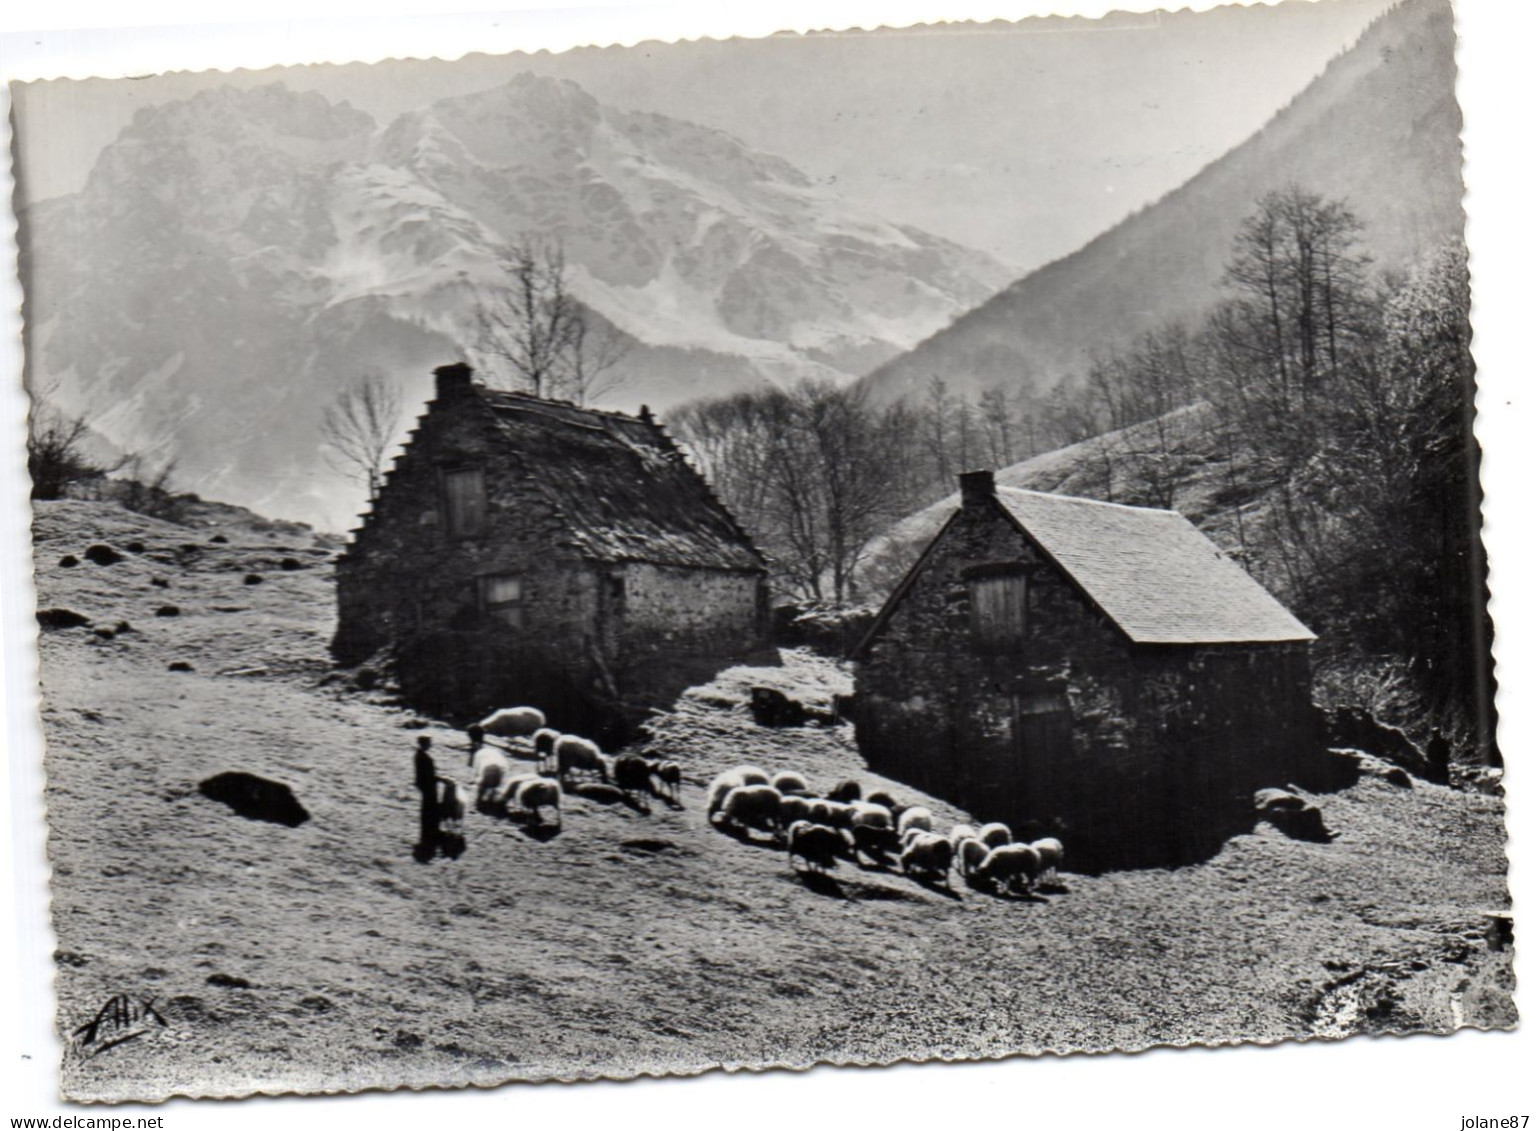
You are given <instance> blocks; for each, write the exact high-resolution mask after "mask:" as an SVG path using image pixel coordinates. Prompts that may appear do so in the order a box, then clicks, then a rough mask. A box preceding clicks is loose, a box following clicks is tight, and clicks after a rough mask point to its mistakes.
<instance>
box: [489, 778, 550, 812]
mask: <svg viewBox="0 0 1540 1131" xmlns="http://www.w3.org/2000/svg"><path fill="white" fill-rule="evenodd" d="M539 780H540V775H539V774H514V773H510V774H509V775H508V776H507V777H505V778H504V779H503V781H502V784H501V785H499V786H498V787H497V793H496V794H495V795H494V796H493V798H492V804H491V805H490V806H488V808H491V809H495V810H506V809H507V808H508V803H509V802H510V801H512V800H513V795H514V794H515V793H517V792H518V789H519V786H521V785H523V784H524V783H525V782H527V781H539Z"/></svg>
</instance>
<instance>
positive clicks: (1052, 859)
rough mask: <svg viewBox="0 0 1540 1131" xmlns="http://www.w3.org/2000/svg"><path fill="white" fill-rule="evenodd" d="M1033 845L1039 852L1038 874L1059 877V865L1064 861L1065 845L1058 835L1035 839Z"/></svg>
mask: <svg viewBox="0 0 1540 1131" xmlns="http://www.w3.org/2000/svg"><path fill="white" fill-rule="evenodd" d="M1031 847H1032V851H1034V852H1036V853H1037V859H1038V864H1039V869H1038V874H1039V875H1042V876H1048V877H1051V878H1053V879H1058V877H1059V865H1060V864H1063V863H1064V845H1063V844H1061V843H1060V842H1059V840H1058V838H1057V837H1051V836H1045V837H1043V838H1042V839H1041V840H1034V841H1033V842H1032V846H1031Z"/></svg>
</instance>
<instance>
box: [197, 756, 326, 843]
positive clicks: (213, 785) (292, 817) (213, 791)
mask: <svg viewBox="0 0 1540 1131" xmlns="http://www.w3.org/2000/svg"><path fill="white" fill-rule="evenodd" d="M198 792H199V793H201V794H203V796H205V797H207V798H209V799H210V800H213V801H219V802H222V803H224V804H225V805H228V806H229V807H230V808H231V809H233V810H234V811H235V812H236V813H238V814H239V815H240V816H242V817H245V818H246V819H247V820H249V821H267V822H269V823H271V824H275V825H284V826H286V827H287V828H291V829H293V828H298V827H299V826H300V825H303V824H304V823H305V822H306V821H308V820H310V814H309V813H308V812H307V811H306V810H305V807H304V806H303V805H301V804H300V803H299V800H298V799H297V798H296V797H295V796H294V791H293V790H291V789H290V788H289V787H288V786H286V785H284V784H283V783H282V782H277V781H273V780H271V779H270V778H264V777H258V776H257V775H256V774H248V773H244V772H242V771H239V770H230V771H227V772H225V773H222V774H215V775H214V776H213V777H211V778H206V779H204V780H203V781H201V782H199V783H198Z"/></svg>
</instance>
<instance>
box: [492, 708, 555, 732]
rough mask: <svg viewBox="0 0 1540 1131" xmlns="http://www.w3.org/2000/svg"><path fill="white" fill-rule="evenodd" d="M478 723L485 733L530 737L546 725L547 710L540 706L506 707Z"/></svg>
mask: <svg viewBox="0 0 1540 1131" xmlns="http://www.w3.org/2000/svg"><path fill="white" fill-rule="evenodd" d="M476 725H477V726H479V727H480V728H481V730H482V732H483V733H484V734H495V735H497V736H498V737H499V738H528V737H529V736H530V735H532V734H534V733H535V732H536V731H537V730H539V729H540V728H541V727H543V726H545V712H544V711H542V710H540V708H539V707H504V708H502V709H501V710H498V711H493V712H492V713H491V714H490V715H488V716H487V717H486V718H484V719H482V720H481V721H480V722H479V723H477V724H476Z"/></svg>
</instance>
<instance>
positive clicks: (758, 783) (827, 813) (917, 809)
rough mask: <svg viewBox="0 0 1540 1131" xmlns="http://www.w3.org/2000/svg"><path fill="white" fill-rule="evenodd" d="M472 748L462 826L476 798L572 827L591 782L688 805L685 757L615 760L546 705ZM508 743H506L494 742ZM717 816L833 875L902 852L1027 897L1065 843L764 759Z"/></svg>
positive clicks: (455, 819)
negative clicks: (583, 789)
mask: <svg viewBox="0 0 1540 1131" xmlns="http://www.w3.org/2000/svg"><path fill="white" fill-rule="evenodd" d="M466 733H467V735H468V736H469V738H470V748H471V785H470V795H469V797H468V796H467V795H466V794H465V793H463V792H460V791H461V790H463V787H456V792H455V796H454V799H453V800H452V801H450V800H449V798H448V797H447V796H446V803H445V805H444V806H443V807H441V813H442V815H443V817H444V818H445V819H446V820H447V821H449V822H451V823H452V825H453V826H456V827H457V826H458V823H459V821H460V820H461V819H463V816H464V812H465V809H466V807H467V801H468V800H470V799H471V798H473V799H474V802H475V805H476V808H477V809H479V810H481V811H482V812H489V813H499V814H505V815H508V816H512V817H516V818H518V819H520V820H524V821H526V822H527V823H529V824H530V825H532V826H539V825H541V824H543V823H544V822H545V819H546V818H545V815H546V813H547V812H548V813H549V814H550V817H551V823H552V824H554V825H555V826H556V827H557V828H560V826H561V808H562V792H563V787H564V786H567V785H568V784H569V783H572V782H573V781H575V780H577V779H579V778H587V779H594V778H596V779H598V780H599V781H601V782H603V783H605V784H609V785H613V786H614V787H615V788H616V789H618V790H620V791H621V793H623V794H624V795H625V796H626V798H627V799H628V800H631V801H633V802H634V801H635V800H636V798H637V795H639V794H651V795H653V796H656V797H664V798H668V799H669V800H671V801H673V802H675V803H677V802H678V799H679V787H680V783H681V780H682V775H681V772H680V767H679V764H678V763H677V762H672V761H660V760H656V759H652V758H644V757H642V756H641V755H638V754H619V755H616V756H614V757H610V756H608V755H606V754H605V753H604V752H603V751H601V750H600V749H599V747H598V745H597V744H595V743H594V742H593V741H591V740H590V739H587V738H583V737H581V736H579V735H575V734H562V733H561V732H560V731H557V730H554V729H552V728H551V727H548V726H546V719H545V714H544V712H542V711H541V710H539V709H538V708H536V707H505V708H503V709H502V710H499V711H494V712H493V713H492V714H490V715H488V716H487V717H486V718H484V719H482V720H481V721H480V722H479V723H476V724H474V725H472V726H470V727H467V728H466ZM489 738H499V739H503V740H504V741H505V742H506V743H507V745H503V746H494V745H492V744H490V743H489V742H488V741H487V739H489ZM515 753H519V754H525V755H528V756H532V757H533V759H534V761H535V772H534V773H519V772H518V769H517V764H516V762H515V760H514V754H515ZM706 817H707V820H709V821H710V822H711V823H712V824H713V825H715V826H716V827H718V828H720V829H723V830H725V831H730V832H735V833H738V834H740V835H746V834H748V833H749V832H762V833H767V834H769V835H770V836H771V837H773V838H774V839H775V840H776V842H777V843H784V844H785V846H786V852H787V856H788V859H789V862H790V864H791V866H792V867H793V868H797V866H798V861H801V863H802V865H803V866H805V867H806V868H807V869H811V870H813V871H817V872H823V871H827V870H828V869H830V868H833V867H835V866H836V864H837V862H838V861H839V860H840V859H847V860H851V861H860V860H862V859H863V858H864V859H865V860H868V861H870V862H871V863H873V864H875V865H876V866H878V867H882V868H886V867H889V866H891V864H892V863H893V858H894V856H895V855H896V856H897V862H898V867H899V870H900V871H901V872H902V873H903V874H904V875H906V876H914V877H917V878H919V879H922V880H925V881H928V882H931V883H940V884H942V885H945V886H947V887H950V886H951V876H952V873H953V872H956V874H957V875H958V876H959V877H960V878H961V879H962V880H964V881H965V882H968V883H971V884H972V885H974V886H976V887H980V888H983V889H985V890H989V891H993V892H996V893H998V892H1000V891H1007V892H1013V893H1021V894H1025V893H1026V892H1029V891H1030V890H1031V888H1032V885H1033V884H1034V883H1035V882H1037V881H1038V880H1040V879H1051V878H1056V877H1057V874H1058V869H1059V866H1060V865H1061V864H1062V863H1063V860H1064V846H1063V845H1062V844H1060V843H1059V841H1057V840H1055V839H1054V838H1052V837H1046V838H1044V839H1041V840H1035V841H1033V842H1031V843H1030V844H1026V843H1022V842H1019V841H1016V840H1015V839H1013V837H1012V835H1011V830H1010V829H1009V828H1008V827H1007V826H1005V825H1003V824H1000V823H998V822H995V823H992V824H987V825H983V826H981V827H978V828H975V827H974V826H973V825H954V826H953V827H952V828H951V829H950V831H948V832H947V833H946V835H942V834H941V833H940V832H938V831H937V829H936V818H935V815H934V814H933V813H932V812H931V811H930V810H929V809H927V808H925V807H924V806H921V805H905V804H902V803H900V802H899V801H898V800H897V798H895V797H894V796H893V795H892V794H890V793H888V792H886V791H885V790H873V791H872V792H871V793H867V794H863V792H862V789H861V783H860V782H857V781H853V780H846V781H841V782H839V783H837V784H836V785H835V786H834V787H833V788H832V789H830V790H829V791H828V792H827V793H825V794H822V795H820V794H818V793H817V792H815V791H814V790H813V788H812V787H811V786H810V785H809V784H808V781H807V778H805V777H804V776H803V775H802V774H800V773H796V772H794V771H790V770H788V771H783V772H781V773H777V774H775V775H774V776H773V777H772V776H771V775H770V774H768V773H766V772H765V771H764V770H761V769H759V768H758V767H757V766H738V767H736V768H734V769H731V770H728V771H726V772H725V773H722V774H718V775H717V777H716V778H715V779H714V780H713V781H712V782H711V784H710V785H709V786H708V787H707V791H706Z"/></svg>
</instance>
